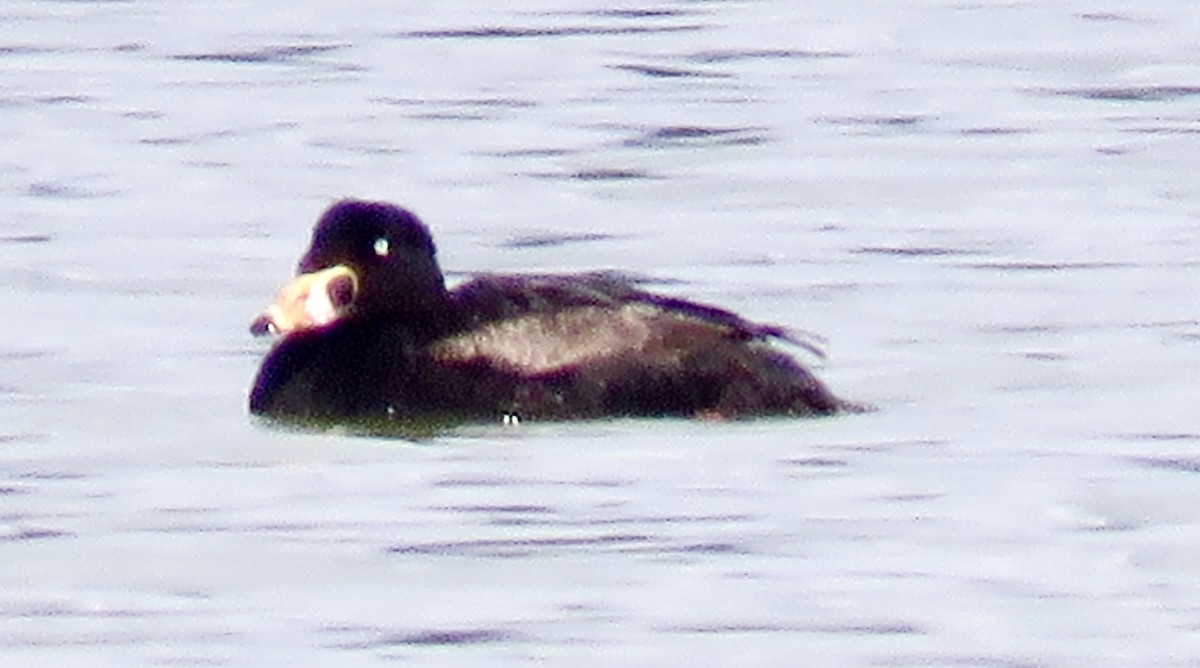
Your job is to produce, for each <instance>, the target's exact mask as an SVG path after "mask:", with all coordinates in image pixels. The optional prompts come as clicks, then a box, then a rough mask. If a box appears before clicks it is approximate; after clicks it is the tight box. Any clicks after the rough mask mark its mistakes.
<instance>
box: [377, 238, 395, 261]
mask: <svg viewBox="0 0 1200 668" xmlns="http://www.w3.org/2000/svg"><path fill="white" fill-rule="evenodd" d="M391 250H392V245H391V244H390V243H388V240H387V237H379V238H378V239H376V240H375V254H376V255H378V256H379V257H387V254H388V253H389V252H391Z"/></svg>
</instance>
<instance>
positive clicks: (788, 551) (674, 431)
mask: <svg viewBox="0 0 1200 668" xmlns="http://www.w3.org/2000/svg"><path fill="white" fill-rule="evenodd" d="M500 4H501V3H467V2H462V3H456V2H440V3H392V2H373V3H371V2H363V3H355V4H354V7H355V9H354V10H353V11H350V10H347V9H343V8H342V7H343V5H342V3H333V2H329V3H322V2H318V1H316V0H302V1H300V2H295V3H290V4H286V5H278V7H280V9H275V10H272V9H270V7H274V6H276V5H270V4H268V3H237V2H187V1H183V0H174V1H172V0H163V1H161V2H149V1H144V2H133V1H131V2H85V1H76V2H63V1H49V0H8V1H7V2H5V3H4V4H3V5H0V145H2V146H3V149H2V151H0V309H2V311H3V313H4V317H3V323H4V324H3V326H2V327H3V329H2V330H0V331H3V336H2V338H0V658H2V659H3V663H4V664H5V665H14V666H16V665H54V666H89V667H92V666H267V665H281V666H282V665H287V666H350V665H373V664H377V663H385V662H391V661H400V662H408V663H418V664H435V665H463V666H466V665H471V666H476V665H518V664H522V665H523V664H534V663H539V664H549V665H579V666H593V665H605V666H609V665H634V666H636V665H645V666H651V665H654V666H658V665H712V666H727V665H819V666H826V665H827V666H888V667H903V666H939V667H940V666H970V667H979V666H996V667H999V666H1004V667H1010V666H1089V667H1090V666H1131V665H1156V666H1195V665H1200V562H1198V560H1197V556H1196V555H1197V550H1198V549H1200V428H1198V426H1197V418H1196V406H1197V398H1198V392H1197V388H1198V386H1197V380H1196V379H1197V377H1198V376H1200V361H1198V357H1200V356H1198V353H1200V319H1198V313H1200V304H1198V303H1197V287H1196V282H1195V272H1196V265H1197V258H1198V257H1200V217H1198V212H1200V185H1198V181H1197V178H1196V167H1195V165H1196V160H1197V154H1198V150H1197V149H1198V148H1200V46H1198V44H1200V12H1197V11H1196V8H1195V6H1194V4H1193V3H1192V2H1190V1H1187V0H1177V1H1174V2H1172V1H1169V0H1162V1H1157V2H1137V1H1134V0H1111V1H1107V2H1100V1H1084V0H1079V1H1069V0H1064V1H1061V2H1032V1H1030V2H1021V1H1017V2H987V1H983V2H961V1H958V0H955V1H949V0H925V1H922V0H906V1H903V2H865V1H840V0H839V1H837V2H833V1H830V2H784V1H782V0H776V1H769V0H761V1H754V0H744V1H730V2H721V1H710V2H689V1H684V0H676V1H673V2H661V3H645V4H631V3H616V4H602V3H599V2H587V1H583V0H580V1H578V2H567V1H560V2H552V1H549V0H546V1H538V0H525V1H522V2H513V3H503V4H505V5H507V6H506V7H502V8H501V7H498V6H497V7H491V5H500ZM349 195H353V196H358V197H371V198H382V199H388V200H392V201H397V202H400V203H403V204H405V205H407V206H409V207H411V208H413V209H414V210H416V211H417V212H418V213H420V214H421V215H422V216H423V217H424V218H425V219H426V220H427V221H428V222H429V223H430V224H431V226H432V227H433V230H434V233H435V236H436V238H437V240H438V243H439V245H440V249H441V250H440V255H441V258H442V261H443V264H444V265H445V267H446V268H447V269H448V271H449V272H450V273H451V275H453V276H455V277H461V276H463V275H466V274H467V273H469V272H472V271H539V272H544V271H565V270H582V269H595V268H620V269H623V270H627V271H631V272H635V273H639V274H644V275H647V276H649V277H652V278H654V279H658V280H659V281H660V283H661V285H660V286H659V287H660V288H661V289H662V290H663V291H666V292H670V293H671V294H677V295H680V296H685V297H689V298H694V299H699V300H702V301H706V302H711V303H715V304H719V305H722V306H726V307H729V308H733V309H735V310H738V311H739V312H742V313H744V314H746V315H747V316H749V317H753V318H757V319H762V320H766V321H771V322H777V323H781V324H785V325H789V326H794V327H799V328H803V329H805V330H807V331H812V332H816V333H819V334H820V335H822V336H824V337H825V338H826V339H827V340H828V341H829V351H830V356H829V359H828V360H827V361H825V362H824V364H823V365H822V368H821V369H820V374H821V375H822V377H824V378H825V379H826V380H827V381H828V382H829V383H830V385H831V386H832V387H834V388H835V389H836V390H837V391H838V392H839V393H841V394H843V395H845V396H847V397H850V398H853V399H855V400H859V401H864V402H869V403H871V404H874V405H876V406H878V407H879V410H878V411H877V412H875V413H872V414H869V415H855V416H848V417H844V418H838V419H827V420H815V421H789V420H766V421H757V422H748V423H728V424H713V423H693V422H687V421H615V422H599V423H589V424H575V425H536V424H534V425H530V424H525V425H521V426H519V427H515V428H514V427H504V426H501V425H494V426H481V427H474V428H469V429H463V430H460V431H457V432H453V433H450V434H447V435H445V436H442V437H438V438H435V439H432V440H429V441H425V442H421V443H410V442H405V441H395V440H391V441H389V440H381V439H369V438H358V437H352V436H348V435H342V434H336V433H333V434H329V433H326V434H313V433H293V432H288V431H285V430H282V429H279V428H277V427H272V426H270V425H266V424H261V423H258V422H255V421H254V420H252V419H250V418H249V416H248V415H247V414H246V410H245V391H246V388H247V385H248V384H249V382H250V379H251V378H252V376H253V374H254V371H255V369H256V367H257V364H258V361H259V359H260V358H261V356H262V355H263V353H264V352H265V351H266V346H267V344H266V343H263V342H261V341H254V340H252V339H251V337H250V336H249V334H248V333H247V331H246V328H247V325H248V324H249V320H250V318H251V317H252V316H253V315H254V314H255V313H256V312H257V311H258V310H259V309H260V308H262V306H263V305H264V304H265V303H266V302H267V301H268V300H269V299H270V298H271V296H272V295H273V294H274V290H275V289H276V287H277V286H278V285H279V284H280V283H281V282H282V281H283V280H285V279H286V278H287V276H288V275H289V274H290V273H291V269H292V267H293V265H294V262H295V260H296V258H297V257H298V255H299V253H300V252H301V250H302V249H303V247H304V245H305V243H306V241H307V238H306V237H307V233H308V230H309V228H310V226H311V223H312V221H313V220H314V219H315V217H316V216H317V215H318V214H319V213H320V211H321V210H322V209H323V208H324V207H325V206H327V205H328V204H329V203H330V202H331V201H333V200H335V199H336V198H338V197H342V196H349Z"/></svg>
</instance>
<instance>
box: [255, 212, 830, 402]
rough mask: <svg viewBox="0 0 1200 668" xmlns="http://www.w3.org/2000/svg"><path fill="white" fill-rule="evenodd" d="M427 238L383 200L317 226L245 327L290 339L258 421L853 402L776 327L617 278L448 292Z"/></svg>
mask: <svg viewBox="0 0 1200 668" xmlns="http://www.w3.org/2000/svg"><path fill="white" fill-rule="evenodd" d="M435 256H436V250H435V248H434V244H433V239H432V237H431V236H430V234H429V230H428V228H426V227H425V225H424V224H423V223H422V222H421V221H420V220H419V219H418V218H417V217H416V216H415V215H413V214H412V213H411V212H409V211H407V210H405V209H403V208H400V207H398V206H395V205H393V204H388V203H385V202H370V201H361V200H353V199H348V200H343V201H340V202H337V203H335V204H334V205H333V206H332V207H330V208H329V210H327V211H326V212H325V213H324V214H323V215H322V216H321V218H320V220H318V221H317V224H316V227H315V228H314V230H313V235H312V242H311V245H310V246H309V248H308V250H307V252H305V254H304V256H303V257H302V258H301V259H300V263H299V266H298V271H297V273H298V275H297V276H296V278H295V279H294V280H293V281H292V282H291V283H290V284H288V285H287V286H285V287H284V288H283V289H282V290H281V291H280V293H279V298H278V299H277V301H276V302H275V304H273V305H272V306H271V307H270V308H268V309H267V310H266V311H265V312H264V313H263V314H262V315H261V316H259V317H258V318H257V319H256V320H255V321H254V323H253V324H252V325H251V331H252V332H254V333H255V334H275V335H279V336H280V337H281V338H280V339H279V340H278V342H277V343H276V344H275V346H274V347H273V348H272V350H271V351H270V353H269V354H268V355H267V356H266V359H264V360H263V363H262V367H261V368H260V369H259V372H258V377H257V378H256V379H255V381H254V388H253V389H252V390H251V392H250V411H251V412H252V413H254V414H258V415H267V416H272V417H276V418H285V419H287V418H300V419H312V420H329V421H334V422H336V421H339V420H352V419H358V418H368V419H375V418H379V419H387V420H405V419H413V420H416V419H426V418H431V417H436V418H442V419H452V420H455V421H490V420H496V421H501V420H505V421H511V420H518V419H519V420H529V419H535V420H538V419H543V420H568V419H587V418H598V417H605V416H694V417H711V418H740V417H748V416H756V415H797V416H807V415H828V414H832V413H837V412H840V411H844V410H850V409H853V406H852V405H851V404H849V403H847V402H844V401H842V400H841V399H839V398H838V397H836V396H834V395H833V394H832V393H831V392H830V391H829V390H828V389H826V387H825V385H824V384H822V383H821V381H819V380H818V379H817V378H816V377H815V376H814V375H813V374H812V372H811V371H809V370H808V369H807V368H805V367H804V366H803V365H802V364H801V363H799V362H798V361H796V360H795V359H793V358H792V357H790V356H788V355H786V354H784V353H783V352H781V351H779V350H776V349H775V348H773V347H772V346H771V341H772V340H784V341H789V340H790V341H792V342H793V343H800V344H801V345H803V342H802V341H798V340H796V339H793V338H792V337H791V336H790V335H789V333H788V332H787V331H786V330H784V329H782V328H779V327H774V326H771V325H762V324H757V323H753V322H749V321H747V320H744V319H742V318H741V317H739V316H737V315H735V314H734V313H731V312H729V311H726V310H723V309H720V308H716V307H713V306H706V305H703V304H697V303H694V302H690V301H685V300H683V299H677V298H673V297H667V296H663V295H658V294H654V293H650V292H646V291H644V290H641V289H639V288H638V287H636V286H635V285H634V284H633V282H631V281H629V280H627V279H625V278H622V277H621V276H619V275H617V274H613V273H591V274H579V275H559V276H553V275H485V276H480V277H478V278H475V279H473V280H470V281H467V282H465V283H463V284H462V285H459V286H458V287H456V288H455V289H453V290H448V289H447V288H446V286H445V282H444V279H443V276H442V271H441V269H440V268H439V267H438V263H437V259H436V257H435Z"/></svg>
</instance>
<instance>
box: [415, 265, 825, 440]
mask: <svg viewBox="0 0 1200 668" xmlns="http://www.w3.org/2000/svg"><path fill="white" fill-rule="evenodd" d="M454 296H455V298H456V299H457V300H458V301H459V304H460V309H461V311H462V312H465V313H470V314H472V321H471V324H470V326H469V327H467V328H465V329H464V330H463V331H461V332H459V333H457V334H455V335H454V336H451V337H447V338H445V339H442V340H440V341H438V342H436V343H434V344H433V345H432V346H431V347H430V353H431V357H432V359H433V360H434V361H435V366H440V367H443V368H446V369H455V370H460V369H469V370H473V372H474V373H477V374H479V377H480V378H479V380H480V382H479V384H478V387H482V388H486V389H485V390H484V391H485V392H486V393H487V395H488V396H494V397H503V399H502V400H501V402H500V403H501V404H503V406H502V407H503V408H504V409H505V411H506V412H511V413H513V414H515V415H518V416H524V415H527V416H529V417H544V418H557V419H565V418H580V417H597V416H604V415H709V416H715V417H741V416H746V415H761V414H793V415H795V414H814V413H830V412H835V411H837V410H839V409H842V408H845V407H846V406H845V405H844V404H843V402H841V401H840V400H839V399H837V398H836V397H835V396H833V395H832V393H830V392H829V391H828V390H827V389H826V388H825V387H824V385H823V384H821V382H820V381H818V380H817V379H816V378H815V377H814V376H813V375H812V373H810V372H809V371H808V370H807V369H806V368H804V367H803V366H802V365H801V364H799V363H798V362H796V361H795V360H793V359H792V358H791V357H789V356H787V355H785V354H783V353H782V352H780V351H778V350H776V349H775V348H774V347H773V346H772V345H771V341H772V340H773V339H789V340H791V339H790V337H789V336H788V335H787V333H786V332H784V331H783V330H781V329H780V328H777V327H772V326H765V325H759V324H756V323H753V322H750V321H747V320H745V319H743V318H741V317H739V316H737V315H735V314H733V313H731V312H729V311H725V310H722V309H718V308H715V307H711V306H706V305H702V304H697V303H694V302H688V301H685V300H680V299H675V298H670V297H665V296H662V295H656V294H654V293H649V292H645V291H643V290H640V289H638V288H637V287H635V286H634V285H633V284H632V283H631V282H629V281H627V280H625V279H623V278H622V277H621V276H619V275H616V274H609V273H600V274H583V275H577V276H542V277H529V276H520V277H516V276H485V277H481V278H478V279H475V280H473V281H471V282H469V283H467V284H464V285H463V286H461V287H460V288H459V289H457V290H456V291H455V293H454ZM509 388H511V389H512V390H513V391H512V392H505V390H506V389H509Z"/></svg>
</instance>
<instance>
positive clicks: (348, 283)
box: [325, 276, 355, 310]
mask: <svg viewBox="0 0 1200 668" xmlns="http://www.w3.org/2000/svg"><path fill="white" fill-rule="evenodd" d="M354 293H355V285H354V279H353V278H351V277H350V276H336V277H334V278H333V280H331V281H329V284H328V285H326V286H325V294H327V295H328V296H329V303H330V304H332V305H333V307H334V308H335V309H338V310H340V309H343V308H345V307H347V306H349V305H350V304H352V303H353V302H354V297H355V294H354Z"/></svg>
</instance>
